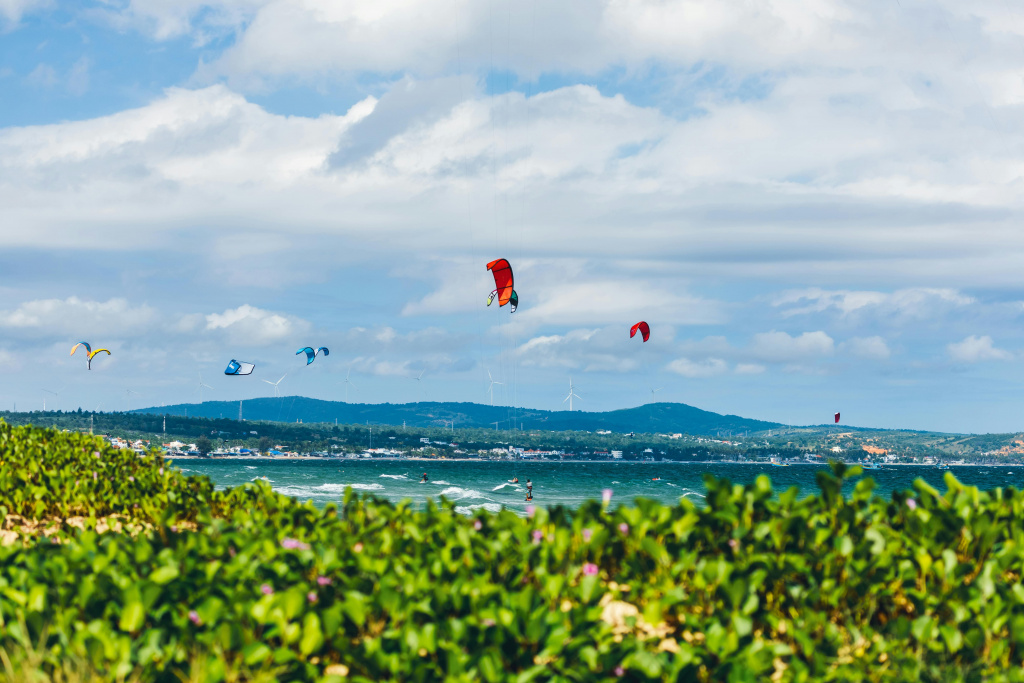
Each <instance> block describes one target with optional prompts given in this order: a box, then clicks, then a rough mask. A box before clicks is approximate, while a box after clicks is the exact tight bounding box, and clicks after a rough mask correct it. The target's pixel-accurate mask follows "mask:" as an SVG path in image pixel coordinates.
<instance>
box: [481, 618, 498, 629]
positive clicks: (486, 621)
mask: <svg viewBox="0 0 1024 683" xmlns="http://www.w3.org/2000/svg"><path fill="white" fill-rule="evenodd" d="M495 623H497V622H495V621H494V619H484V620H483V625H484V627H485V628H490V627H492V626H494V624H495Z"/></svg>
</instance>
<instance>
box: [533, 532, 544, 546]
mask: <svg viewBox="0 0 1024 683" xmlns="http://www.w3.org/2000/svg"><path fill="white" fill-rule="evenodd" d="M542 538H544V532H543V531H541V530H540V529H534V530H533V542H534V543H540V541H541V539H542Z"/></svg>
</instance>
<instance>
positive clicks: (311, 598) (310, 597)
mask: <svg viewBox="0 0 1024 683" xmlns="http://www.w3.org/2000/svg"><path fill="white" fill-rule="evenodd" d="M306 599H307V600H309V601H310V602H311V603H313V602H316V601H317V600H318V598H317V597H316V593H314V592H313V591H309V592H308V593H306Z"/></svg>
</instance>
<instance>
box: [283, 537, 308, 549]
mask: <svg viewBox="0 0 1024 683" xmlns="http://www.w3.org/2000/svg"><path fill="white" fill-rule="evenodd" d="M281 547H282V548H284V549H285V550H309V544H308V543H303V542H302V541H300V540H298V539H294V538H286V539H284V540H283V541H281Z"/></svg>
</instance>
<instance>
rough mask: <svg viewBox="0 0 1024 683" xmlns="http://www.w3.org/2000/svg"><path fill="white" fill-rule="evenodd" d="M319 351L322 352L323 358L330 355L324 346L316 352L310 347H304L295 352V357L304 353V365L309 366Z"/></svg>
mask: <svg viewBox="0 0 1024 683" xmlns="http://www.w3.org/2000/svg"><path fill="white" fill-rule="evenodd" d="M321 351H323V352H324V355H325V356H329V355H331V352H330V350H329V349H328V348H327V347H326V346H321V347H320V348H319V349H317V350H316V351H314V350H313V347H312V346H305V347H303V348H301V349H299V350H298V351H296V352H295V355H296V356H297V355H299V354H300V353H305V354H306V365H309V364H310V363H312V362H313V359H314V358H316V356H317V354H318V353H320V352H321Z"/></svg>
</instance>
